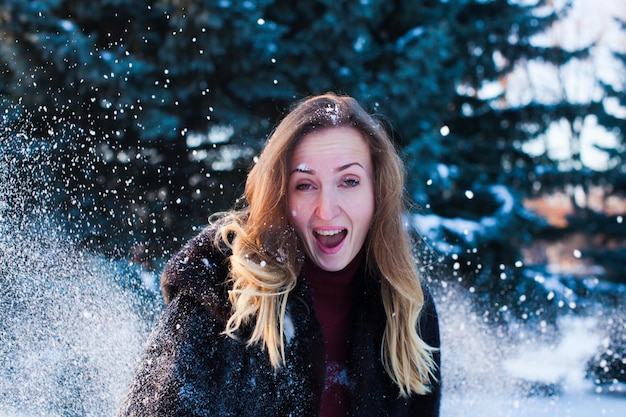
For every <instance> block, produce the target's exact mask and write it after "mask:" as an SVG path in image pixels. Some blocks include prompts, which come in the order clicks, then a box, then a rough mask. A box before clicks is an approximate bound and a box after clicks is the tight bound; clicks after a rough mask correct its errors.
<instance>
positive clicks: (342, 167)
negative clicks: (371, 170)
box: [335, 162, 365, 172]
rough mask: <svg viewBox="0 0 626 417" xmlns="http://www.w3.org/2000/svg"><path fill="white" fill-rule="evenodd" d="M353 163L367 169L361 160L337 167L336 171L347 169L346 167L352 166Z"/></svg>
mask: <svg viewBox="0 0 626 417" xmlns="http://www.w3.org/2000/svg"><path fill="white" fill-rule="evenodd" d="M353 165H358V166H360V167H361V168H363V169H365V168H364V167H363V165H361V164H360V163H359V162H350V163H349V164H345V165H342V166H340V167H339V168H337V169H335V172H341V171H345V170H346V169H348V168H350V167H351V166H353Z"/></svg>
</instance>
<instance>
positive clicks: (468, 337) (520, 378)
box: [438, 291, 626, 417]
mask: <svg viewBox="0 0 626 417" xmlns="http://www.w3.org/2000/svg"><path fill="white" fill-rule="evenodd" d="M438 306H439V310H440V316H441V324H442V346H443V350H442V354H443V361H444V362H443V375H444V381H443V382H444V391H443V392H444V394H443V404H442V413H441V415H442V417H484V416H495V417H517V416H530V417H541V416H550V417H596V416H620V417H623V416H626V387H624V386H613V387H612V388H610V389H609V388H604V389H599V388H598V387H595V386H594V385H593V384H592V383H591V381H589V380H587V379H585V375H584V369H585V364H586V362H587V360H588V359H589V358H590V357H591V356H592V355H593V353H595V351H596V349H597V348H598V346H600V343H601V340H602V338H603V335H602V334H601V333H600V332H599V331H598V326H597V322H596V320H595V319H593V318H586V317H569V316H567V317H563V318H561V319H560V320H559V328H560V332H561V333H560V335H559V337H557V338H555V339H554V342H552V343H548V342H546V341H545V338H543V337H540V336H539V335H535V334H533V333H532V332H531V331H526V330H525V329H524V328H523V327H522V328H520V329H519V330H518V331H517V333H518V335H517V337H519V341H518V343H513V342H511V341H504V339H503V338H502V337H499V336H495V335H494V334H493V329H490V328H489V327H488V326H485V325H483V323H482V321H481V320H480V319H479V317H480V316H479V315H475V313H474V312H473V309H472V305H471V303H470V302H469V301H467V298H466V297H464V296H463V294H459V293H455V292H454V291H451V293H450V294H449V295H448V296H447V297H443V298H442V299H440V301H439V304H438ZM542 340H543V341H542Z"/></svg>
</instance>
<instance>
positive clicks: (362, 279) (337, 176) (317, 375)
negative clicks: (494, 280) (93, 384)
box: [120, 94, 441, 417]
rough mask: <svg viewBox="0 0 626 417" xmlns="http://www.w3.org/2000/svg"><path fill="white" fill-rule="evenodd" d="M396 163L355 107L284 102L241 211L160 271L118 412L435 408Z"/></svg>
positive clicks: (436, 380) (431, 411)
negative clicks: (150, 322)
mask: <svg viewBox="0 0 626 417" xmlns="http://www.w3.org/2000/svg"><path fill="white" fill-rule="evenodd" d="M403 185H404V175H403V165H402V162H401V160H400V158H399V156H398V154H397V152H396V150H395V149H394V146H393V144H392V142H391V141H390V139H389V137H388V136H387V134H386V132H385V130H384V128H383V127H382V126H381V124H380V123H379V122H378V121H377V120H376V119H375V118H373V117H372V116H371V115H369V114H368V113H367V112H366V111H365V110H364V109H363V108H362V107H361V106H360V105H359V104H358V103H357V102H356V101H355V100H354V99H352V98H350V97H345V96H337V95H334V94H326V95H321V96H314V97H310V98H308V99H306V100H304V101H302V102H300V103H298V104H297V105H296V106H295V107H294V108H293V110H292V111H291V112H290V113H289V114H288V115H287V116H286V117H285V118H284V119H283V120H282V122H281V123H280V124H279V125H278V126H277V127H276V129H275V131H274V132H273V133H272V135H271V136H270V138H269V140H268V142H267V144H266V146H265V148H264V150H263V152H262V153H261V155H260V156H259V159H258V161H257V162H256V164H255V165H254V167H253V168H252V169H251V171H250V173H249V175H248V178H247V181H246V187H245V195H244V197H245V204H244V207H243V208H239V209H233V210H232V211H230V212H227V213H221V214H219V215H217V216H214V218H213V220H212V222H211V224H210V225H209V226H208V227H207V228H206V229H205V230H204V231H203V232H201V233H200V234H199V235H198V236H197V237H196V238H194V239H193V240H191V241H190V242H189V243H188V244H187V245H186V246H185V247H184V248H183V249H182V250H181V252H180V253H179V254H177V255H176V256H175V257H174V258H173V259H172V260H171V261H170V262H169V263H168V264H167V266H166V267H165V270H164V272H163V275H162V277H161V287H162V291H163V295H164V297H165V300H166V302H167V304H168V305H167V307H166V309H165V311H164V313H163V315H162V317H161V318H160V320H159V321H158V323H157V325H156V327H155V328H154V330H153V333H152V335H151V336H150V339H149V341H148V344H147V349H146V352H145V354H144V356H143V357H142V359H141V362H140V364H139V369H138V371H137V374H136V376H135V378H134V380H133V381H132V383H131V386H130V389H129V392H128V394H127V396H126V398H125V399H124V401H123V404H122V406H121V410H120V415H122V416H181V417H182V416H298V417H300V416H322V417H335V416H342V417H343V416H367V417H375V416H414V417H418V416H419V417H427V416H428V417H431V416H438V415H439V402H440V392H441V390H440V372H439V366H440V356H439V350H438V349H439V327H438V320H437V313H436V310H435V306H434V304H433V300H432V298H431V297H430V295H429V293H428V291H427V289H426V287H425V286H424V283H423V282H422V280H421V277H420V275H419V274H418V273H417V271H416V267H415V260H414V259H413V257H412V251H411V242H410V240H409V238H408V236H407V234H406V233H405V230H404V229H403V225H402V213H403V210H404V204H403V202H404V195H403Z"/></svg>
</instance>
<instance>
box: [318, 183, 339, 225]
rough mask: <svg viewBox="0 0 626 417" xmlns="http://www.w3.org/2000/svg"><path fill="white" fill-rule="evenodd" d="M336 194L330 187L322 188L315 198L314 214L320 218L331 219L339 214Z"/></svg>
mask: <svg viewBox="0 0 626 417" xmlns="http://www.w3.org/2000/svg"><path fill="white" fill-rule="evenodd" d="M339 211H340V210H339V204H338V200H337V196H336V195H335V193H334V192H333V190H332V189H330V190H329V189H323V190H322V191H320V193H319V196H318V198H317V207H316V214H317V217H318V218H319V219H320V220H324V221H328V220H332V219H333V218H335V217H336V216H337V215H338V214H339Z"/></svg>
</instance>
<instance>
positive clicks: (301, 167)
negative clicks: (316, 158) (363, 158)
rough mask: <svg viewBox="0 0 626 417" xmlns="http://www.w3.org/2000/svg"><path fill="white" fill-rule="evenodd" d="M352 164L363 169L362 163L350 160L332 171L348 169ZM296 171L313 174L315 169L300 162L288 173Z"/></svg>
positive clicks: (291, 173)
mask: <svg viewBox="0 0 626 417" xmlns="http://www.w3.org/2000/svg"><path fill="white" fill-rule="evenodd" d="M354 165H356V166H359V167H361V168H363V169H365V168H364V167H363V165H361V163H359V162H350V163H347V164H345V165H341V166H340V167H338V168H335V169H334V170H333V171H334V172H341V171H345V170H346V169H348V168H350V167H351V166H354ZM296 172H302V173H304V174H311V175H315V170H314V169H311V168H309V167H307V166H306V165H304V164H300V165H298V166H297V167H296V168H295V169H294V170H292V171H291V172H290V174H289V175H293V174H294V173H296Z"/></svg>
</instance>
